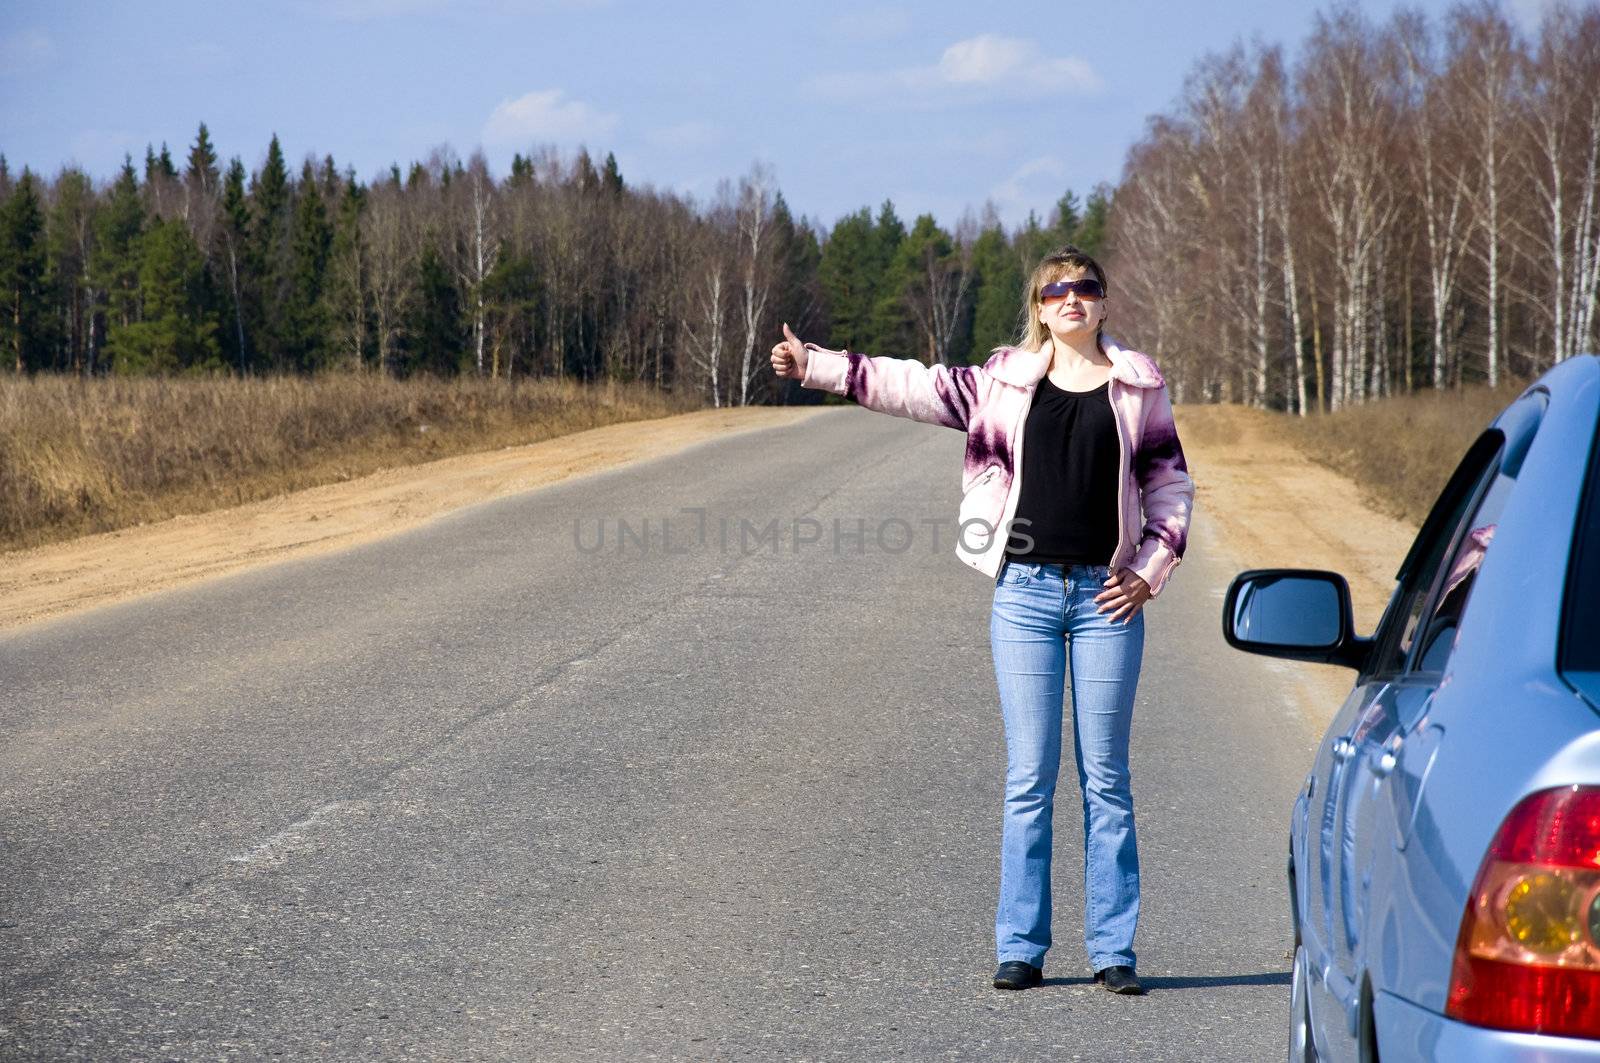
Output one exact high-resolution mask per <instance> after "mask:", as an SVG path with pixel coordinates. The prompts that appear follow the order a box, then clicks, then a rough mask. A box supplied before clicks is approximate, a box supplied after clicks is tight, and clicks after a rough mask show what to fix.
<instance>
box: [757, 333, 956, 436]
mask: <svg viewBox="0 0 1600 1063" xmlns="http://www.w3.org/2000/svg"><path fill="white" fill-rule="evenodd" d="M783 335H784V340H783V342H782V343H779V344H777V345H776V346H774V347H773V348H772V368H773V371H774V372H776V373H777V374H778V375H779V376H782V377H788V378H790V379H792V380H798V381H800V383H801V384H802V385H803V386H804V387H808V388H816V389H818V390H821V391H831V392H833V393H834V394H835V395H843V396H844V397H845V398H847V399H849V400H850V401H851V402H854V403H855V404H857V405H858V406H865V407H866V408H867V409H869V410H877V411H878V412H879V413H888V414H893V415H894V416H896V417H907V418H910V419H911V420H913V421H922V422H924V423H927V424H942V425H944V426H945V427H946V428H957V429H960V430H961V431H963V432H964V431H966V430H967V423H968V421H969V420H970V419H971V416H972V408H973V406H974V405H975V404H976V403H977V401H978V394H979V391H980V389H981V388H982V387H983V384H984V377H983V368H982V367H981V366H976V365H962V366H947V365H925V364H923V363H922V362H919V361H917V360H916V359H915V358H882V357H879V358H871V357H868V356H867V355H864V354H857V353H855V352H852V351H830V350H828V349H827V348H825V347H818V346H817V345H816V344H814V343H801V342H800V340H799V339H798V338H797V337H796V336H795V334H794V333H793V332H791V331H789V326H788V325H785V326H783Z"/></svg>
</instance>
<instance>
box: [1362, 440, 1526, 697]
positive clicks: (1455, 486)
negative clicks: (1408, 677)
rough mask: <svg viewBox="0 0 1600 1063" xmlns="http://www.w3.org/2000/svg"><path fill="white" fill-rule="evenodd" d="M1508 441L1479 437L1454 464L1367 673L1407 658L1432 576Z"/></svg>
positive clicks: (1405, 565)
mask: <svg viewBox="0 0 1600 1063" xmlns="http://www.w3.org/2000/svg"><path fill="white" fill-rule="evenodd" d="M1504 442H1505V437H1504V436H1503V435H1502V434H1501V433H1500V432H1499V431H1497V430H1494V429H1491V430H1489V431H1487V432H1485V433H1483V435H1481V436H1479V437H1478V441H1477V442H1476V443H1474V444H1473V445H1472V447H1471V449H1470V450H1468V451H1467V453H1466V456H1465V457H1463V458H1462V459H1461V464H1460V465H1458V466H1456V471H1455V472H1454V473H1453V474H1452V475H1451V477H1450V482H1449V483H1447V484H1446V485H1445V489H1444V491H1443V492H1442V493H1441V494H1440V495H1439V500H1438V501H1437V502H1435V503H1434V506H1433V510H1432V512H1430V513H1429V514H1428V518H1427V519H1426V520H1424V521H1423V522H1422V530H1421V531H1420V532H1418V533H1417V539H1416V541H1415V542H1414V543H1412V544H1411V550H1410V552H1409V553H1408V554H1407V555H1406V559H1405V560H1404V561H1403V562H1401V564H1400V571H1399V573H1398V578H1399V581H1400V585H1399V587H1398V588H1396V590H1395V594H1394V597H1392V598H1391V599H1390V600H1389V608H1388V609H1387V610H1386V611H1385V612H1384V617H1383V621H1382V623H1380V624H1379V625H1378V631H1377V633H1376V634H1375V636H1374V642H1375V645H1374V648H1373V653H1372V656H1371V657H1370V658H1369V664H1368V666H1367V673H1366V674H1369V675H1382V674H1385V673H1388V672H1396V671H1398V670H1399V669H1400V667H1401V665H1403V664H1404V663H1405V660H1406V657H1407V655H1408V654H1409V653H1410V650H1411V646H1412V643H1413V642H1414V641H1415V640H1416V634H1417V631H1418V628H1419V627H1420V625H1421V622H1422V618H1423V607H1424V606H1425V605H1426V604H1427V601H1428V592H1429V591H1430V590H1431V589H1432V588H1433V584H1434V577H1435V576H1436V575H1437V574H1438V572H1439V569H1440V566H1441V565H1442V564H1443V562H1444V559H1445V555H1446V552H1447V551H1448V550H1449V549H1450V547H1451V545H1452V544H1453V543H1454V542H1455V541H1456V533H1457V531H1458V530H1459V529H1460V527H1461V524H1462V522H1463V520H1464V519H1465V517H1466V515H1467V514H1468V513H1469V512H1475V511H1476V508H1477V503H1478V501H1479V500H1480V499H1481V498H1482V497H1483V490H1484V488H1485V486H1486V485H1487V484H1488V482H1489V481H1490V480H1491V479H1492V478H1493V477H1494V475H1495V473H1496V471H1497V469H1498V467H1499V459H1500V451H1501V447H1502V445H1503V443H1504Z"/></svg>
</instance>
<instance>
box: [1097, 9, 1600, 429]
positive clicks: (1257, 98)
mask: <svg viewBox="0 0 1600 1063" xmlns="http://www.w3.org/2000/svg"><path fill="white" fill-rule="evenodd" d="M1110 244H1111V246H1112V248H1113V249H1114V253H1113V255H1112V259H1113V261H1112V276H1113V292H1114V293H1115V292H1116V291H1118V290H1119V288H1120V291H1121V292H1122V293H1123V294H1122V299H1124V300H1125V301H1126V302H1125V303H1124V305H1122V306H1120V307H1119V308H1118V311H1119V312H1121V313H1123V320H1124V322H1127V321H1129V319H1130V318H1131V320H1132V324H1133V326H1134V328H1133V330H1132V331H1133V332H1134V333H1135V334H1136V338H1137V339H1138V340H1139V342H1140V343H1141V344H1142V345H1144V346H1145V347H1146V348H1147V349H1148V350H1150V351H1151V353H1152V354H1154V355H1155V356H1156V357H1157V358H1158V360H1160V361H1161V362H1162V364H1163V366H1164V367H1165V369H1166V370H1167V373H1168V375H1169V377H1170V378H1171V379H1172V381H1173V383H1174V386H1175V388H1176V390H1177V391H1178V394H1179V396H1180V397H1181V398H1184V399H1188V400H1190V401H1200V400H1209V399H1217V398H1232V399H1236V400H1240V401H1248V402H1250V403H1253V404H1256V405H1264V406H1271V407H1276V408H1279V409H1289V410H1299V411H1306V410H1310V409H1316V408H1319V407H1320V408H1323V409H1336V408H1339V407H1341V406H1344V405H1348V404H1351V403H1357V402H1361V401H1363V400H1365V399H1367V398H1369V397H1374V396H1381V395H1388V394H1392V393H1399V392H1409V391H1411V390H1413V389H1416V388H1420V387H1431V388H1445V387H1451V386H1454V385H1458V384H1460V383H1462V382H1473V381H1485V382H1488V383H1490V384H1495V383H1498V382H1499V381H1500V380H1501V379H1502V378H1504V377H1506V376H1508V375H1510V376H1513V377H1525V376H1530V375H1533V374H1535V373H1538V372H1540V371H1542V370H1543V369H1545V368H1547V367H1548V366H1550V365H1551V364H1552V363H1554V362H1556V361H1558V360H1560V359H1562V358H1566V357H1569V356H1571V355H1573V354H1576V353H1579V352H1581V351H1584V350H1593V349H1594V347H1595V340H1596V324H1597V314H1596V309H1597V303H1596V294H1597V287H1600V7H1596V6H1595V5H1593V4H1589V5H1586V6H1583V7H1572V6H1567V5H1565V4H1558V5H1557V6H1555V7H1553V8H1551V9H1550V10H1549V11H1548V13H1547V14H1546V16H1545V18H1544V21H1543V23H1542V25H1541V26H1540V28H1539V30H1538V31H1537V33H1535V34H1534V35H1532V36H1531V37H1528V38H1524V37H1523V36H1522V35H1520V34H1519V33H1518V31H1517V29H1516V28H1515V26H1514V25H1513V24H1512V23H1511V22H1510V21H1509V19H1508V18H1507V17H1506V15H1505V13H1504V12H1503V10H1502V9H1501V8H1500V7H1499V6H1498V5H1497V4H1494V3H1491V2H1488V0H1479V2H1471V3H1464V4H1461V5H1459V6H1457V7H1456V8H1454V9H1453V10H1451V11H1450V12H1449V13H1448V14H1447V16H1446V17H1445V18H1444V20H1443V22H1442V24H1439V25H1434V24H1430V23H1429V22H1428V21H1427V20H1425V19H1424V18H1423V17H1422V16H1421V15H1419V14H1417V13H1415V12H1402V13H1400V14H1398V15H1396V16H1395V17H1394V18H1393V19H1392V20H1391V21H1390V22H1388V23H1386V24H1383V25H1375V24H1373V23H1371V22H1369V21H1368V20H1367V19H1366V18H1365V17H1364V16H1362V15H1361V13H1360V12H1359V10H1358V9H1357V8H1355V7H1354V6H1350V5H1346V6H1339V7H1335V8H1333V9H1332V10H1331V11H1330V12H1328V13H1325V14H1322V15H1319V16H1318V18H1317V21H1316V25H1315V29H1314V31H1313V32H1312V34H1311V36H1310V38H1309V39H1308V40H1307V41H1306V42H1305V44H1304V46H1303V47H1302V49H1301V53H1300V55H1299V58H1298V61H1297V62H1295V63H1294V64H1293V66H1292V68H1291V67H1290V65H1289V64H1288V63H1286V61H1285V59H1284V56H1283V53H1282V51H1281V50H1280V49H1278V48H1273V47H1263V48H1255V49H1248V50H1247V49H1245V48H1243V47H1239V48H1235V49H1234V50H1233V51H1231V52H1228V53H1226V54H1223V55H1219V56H1214V57H1211V58H1209V59H1207V60H1205V61H1203V62H1202V63H1200V64H1199V65H1198V66H1197V68H1196V69H1195V71H1194V72H1193V73H1192V75H1191V76H1190V77H1189V79H1188V81H1187V83H1186V85H1185V88H1184V91H1183V94H1182V96H1181V98H1180V101H1179V104H1178V106H1177V107H1176V108H1175V109H1174V110H1173V111H1172V113H1169V114H1163V115H1160V116H1158V117H1156V118H1154V119H1152V120H1151V122H1150V125H1149V129H1148V132H1147V134H1146V135H1145V137H1144V138H1143V139H1142V140H1141V141H1140V142H1139V143H1138V144H1137V145H1136V146H1135V147H1134V148H1133V149H1132V150H1131V152H1130V154H1129V157H1128V160H1127V164H1126V169H1125V177H1124V180H1123V182H1122V183H1121V185H1120V186H1119V187H1118V189H1117V193H1116V198H1115V205H1114V209H1113V211H1112V219H1111V232H1110ZM1127 303H1131V304H1132V305H1131V306H1128V305H1127Z"/></svg>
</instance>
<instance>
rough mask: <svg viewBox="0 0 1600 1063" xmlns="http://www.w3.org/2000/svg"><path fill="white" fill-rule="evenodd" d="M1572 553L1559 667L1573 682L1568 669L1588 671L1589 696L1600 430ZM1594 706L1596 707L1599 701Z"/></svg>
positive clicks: (1599, 636)
mask: <svg viewBox="0 0 1600 1063" xmlns="http://www.w3.org/2000/svg"><path fill="white" fill-rule="evenodd" d="M1572 554H1573V557H1572V572H1571V576H1570V578H1569V579H1568V581H1567V605H1566V616H1565V618H1564V620H1563V624H1562V627H1563V632H1562V637H1561V670H1562V671H1563V672H1566V673H1568V678H1569V679H1571V680H1572V681H1573V682H1574V683H1578V677H1577V676H1575V675H1573V674H1571V673H1578V672H1587V673H1590V675H1588V676H1586V677H1585V679H1586V682H1583V683H1579V685H1580V686H1582V687H1583V688H1584V691H1585V693H1587V694H1589V695H1590V696H1591V697H1593V696H1594V691H1595V676H1594V674H1595V673H1600V433H1597V435H1596V438H1595V440H1594V442H1593V443H1591V445H1590V447H1589V475H1588V477H1587V478H1586V483H1585V485H1584V501H1583V505H1582V507H1581V512H1580V514H1579V516H1578V530H1577V538H1576V539H1574V540H1573V544H1572ZM1596 707H1597V708H1600V703H1597V705H1596Z"/></svg>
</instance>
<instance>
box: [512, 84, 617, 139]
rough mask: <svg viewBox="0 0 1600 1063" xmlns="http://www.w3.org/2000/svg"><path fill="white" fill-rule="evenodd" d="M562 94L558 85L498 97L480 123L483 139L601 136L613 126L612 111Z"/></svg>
mask: <svg viewBox="0 0 1600 1063" xmlns="http://www.w3.org/2000/svg"><path fill="white" fill-rule="evenodd" d="M564 96H565V94H564V93H563V92H562V91H561V90H560V89H545V90H544V91H542V92H530V93H528V94H527V95H526V96H522V97H520V98H518V99H515V100H502V101H501V103H500V105H499V106H498V107H496V108H495V109H494V113H492V114H491V115H489V120H488V121H487V122H485V123H484V126H483V139H484V141H485V142H486V143H489V144H521V143H527V142H529V141H545V140H548V141H575V140H583V139H585V138H587V137H593V136H602V135H604V134H606V133H609V132H611V130H613V129H615V128H616V126H617V116H616V115H614V114H609V113H607V112H605V111H600V110H597V109H595V108H594V107H591V106H589V105H588V104H587V103H584V102H583V101H582V100H569V99H565V98H564Z"/></svg>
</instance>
